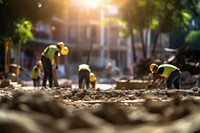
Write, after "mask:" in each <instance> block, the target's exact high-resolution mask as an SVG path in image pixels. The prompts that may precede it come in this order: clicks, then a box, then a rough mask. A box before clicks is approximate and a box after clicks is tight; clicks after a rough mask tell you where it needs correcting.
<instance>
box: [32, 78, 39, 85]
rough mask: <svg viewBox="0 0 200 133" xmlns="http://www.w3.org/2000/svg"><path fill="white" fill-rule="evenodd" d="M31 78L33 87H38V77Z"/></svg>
mask: <svg viewBox="0 0 200 133" xmlns="http://www.w3.org/2000/svg"><path fill="white" fill-rule="evenodd" d="M32 80H33V86H34V87H39V85H40V84H39V82H40V77H38V78H36V79H32Z"/></svg>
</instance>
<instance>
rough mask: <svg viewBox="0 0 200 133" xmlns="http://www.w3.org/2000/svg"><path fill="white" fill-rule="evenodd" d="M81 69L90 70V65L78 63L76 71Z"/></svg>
mask: <svg viewBox="0 0 200 133" xmlns="http://www.w3.org/2000/svg"><path fill="white" fill-rule="evenodd" d="M81 70H88V71H89V72H90V71H91V70H90V67H89V66H88V65H87V64H81V65H79V67H78V71H81Z"/></svg>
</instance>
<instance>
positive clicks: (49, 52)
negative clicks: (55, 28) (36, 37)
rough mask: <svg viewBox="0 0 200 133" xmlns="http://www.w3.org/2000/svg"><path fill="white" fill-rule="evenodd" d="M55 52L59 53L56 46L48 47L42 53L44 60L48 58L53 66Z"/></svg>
mask: <svg viewBox="0 0 200 133" xmlns="http://www.w3.org/2000/svg"><path fill="white" fill-rule="evenodd" d="M55 52H59V50H58V48H57V46H56V45H50V46H48V47H47V48H46V49H45V50H44V51H43V52H42V55H43V56H45V57H46V58H49V59H50V61H51V64H54V62H55V60H54V55H55Z"/></svg>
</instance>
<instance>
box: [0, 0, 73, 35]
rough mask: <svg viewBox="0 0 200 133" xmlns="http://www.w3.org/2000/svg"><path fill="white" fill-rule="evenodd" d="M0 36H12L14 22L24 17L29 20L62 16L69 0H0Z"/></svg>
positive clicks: (45, 19) (46, 19)
mask: <svg viewBox="0 0 200 133" xmlns="http://www.w3.org/2000/svg"><path fill="white" fill-rule="evenodd" d="M0 1H2V2H1V4H0V22H1V25H0V36H12V34H13V33H14V23H16V22H17V21H18V20H19V19H22V18H25V19H26V20H29V21H31V22H33V23H34V22H36V21H38V20H43V21H49V20H50V19H51V18H52V17H53V16H56V17H64V13H66V9H67V5H68V1H69V0H0Z"/></svg>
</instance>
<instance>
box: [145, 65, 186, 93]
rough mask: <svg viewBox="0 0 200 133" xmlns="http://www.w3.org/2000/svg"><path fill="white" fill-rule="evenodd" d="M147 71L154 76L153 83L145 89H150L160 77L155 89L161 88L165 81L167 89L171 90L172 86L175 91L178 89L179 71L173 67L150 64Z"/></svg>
mask: <svg viewBox="0 0 200 133" xmlns="http://www.w3.org/2000/svg"><path fill="white" fill-rule="evenodd" d="M149 69H150V71H151V72H152V73H154V74H156V75H155V78H154V79H153V81H152V82H151V83H150V84H149V85H148V87H147V88H151V87H152V85H153V84H154V83H155V82H156V80H157V79H158V78H159V77H160V78H161V80H160V82H159V83H158V84H157V86H156V87H161V86H162V85H163V83H164V81H165V80H167V89H172V84H173V85H174V87H175V88H176V89H180V80H181V76H182V74H181V71H180V70H179V68H177V67H176V66H174V65H171V64H162V65H159V66H158V65H157V64H154V63H153V64H151V65H150V66H149Z"/></svg>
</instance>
